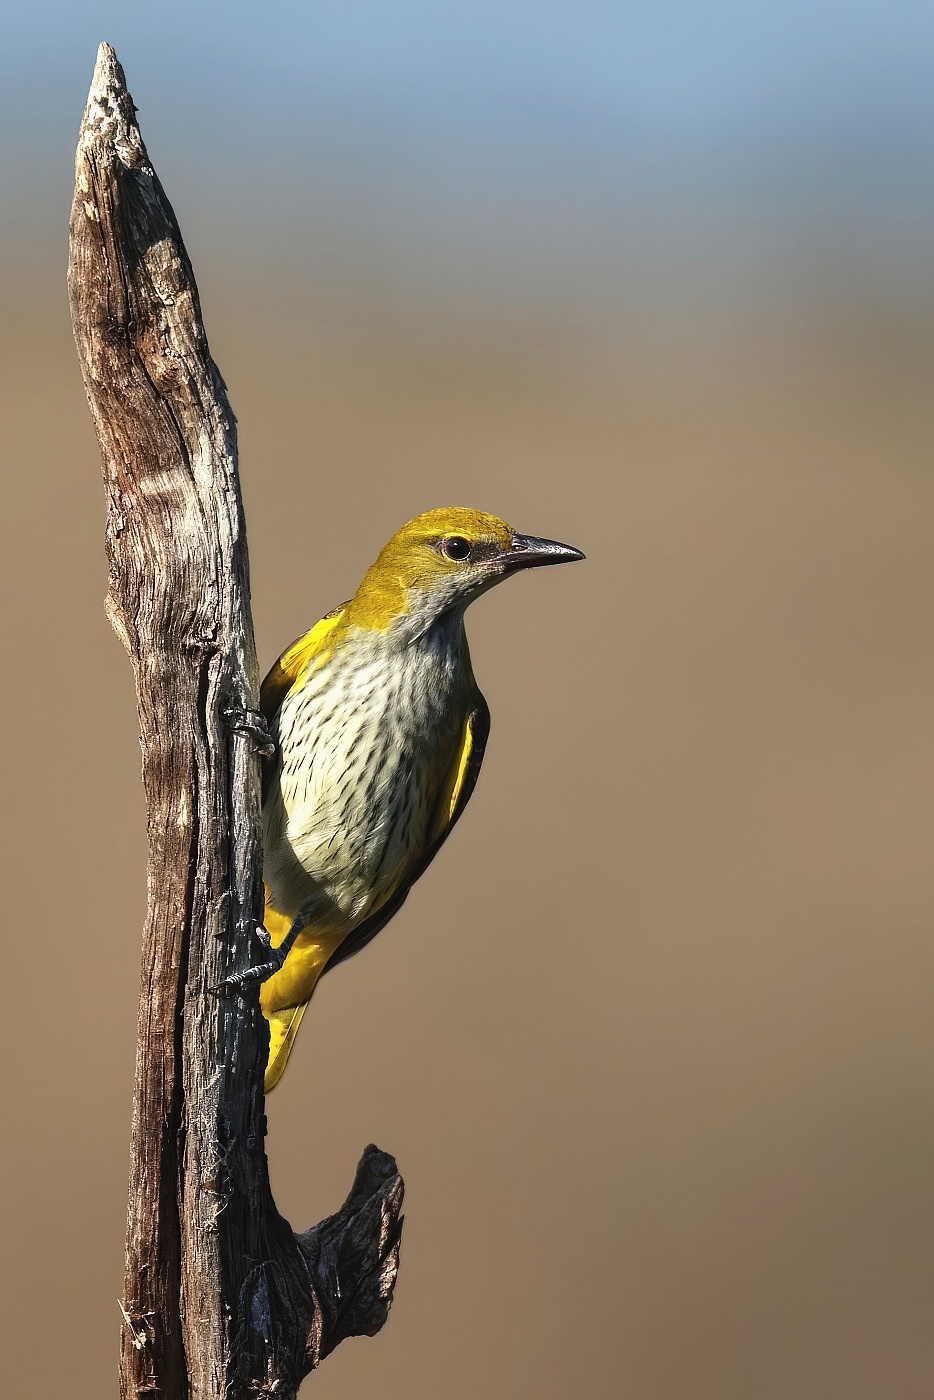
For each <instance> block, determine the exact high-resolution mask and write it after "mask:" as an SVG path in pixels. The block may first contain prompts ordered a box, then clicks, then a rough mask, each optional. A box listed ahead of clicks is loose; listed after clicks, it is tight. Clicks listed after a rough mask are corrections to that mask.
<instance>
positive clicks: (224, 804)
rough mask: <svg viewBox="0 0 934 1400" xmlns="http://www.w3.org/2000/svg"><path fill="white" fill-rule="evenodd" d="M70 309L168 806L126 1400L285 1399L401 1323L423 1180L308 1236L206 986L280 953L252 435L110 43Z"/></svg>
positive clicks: (157, 900)
mask: <svg viewBox="0 0 934 1400" xmlns="http://www.w3.org/2000/svg"><path fill="white" fill-rule="evenodd" d="M69 293H70V298H71V307H72V318H73V324H74V332H75V339H76V342H77V346H78V353H79V358H80V361H81V368H82V372H83V374H84V381H85V386H86V389H87V394H88V400H89V402H90V406H91V412H92V415H93V419H94V424H95V427H96V429H97V434H98V438H99V441H100V446H101V456H102V466H103V475H104V484H105V489H106V494H107V532H106V533H107V554H108V560H109V580H110V586H109V594H108V599H107V612H108V616H109V617H110V619H111V622H112V623H113V626H114V628H115V630H116V632H117V634H118V635H119V637H120V638H121V640H122V642H123V644H124V646H125V647H126V649H127V651H128V653H129V655H130V659H131V661H132V663H133V667H134V671H135V675H136V685H137V697H138V706H139V720H140V731H141V743H142V752H143V782H144V786H145V792H146V801H147V804H148V831H149V869H148V892H149V903H148V912H147V917H146V924H145V928H144V933H143V957H142V975H141V986H140V1003H139V1023H138V1047H137V1067H136V1085H135V1097H134V1108H133V1125H132V1137H131V1148H130V1156H131V1168H130V1189H129V1211H128V1224H127V1259H126V1282H125V1296H124V1302H123V1309H124V1325H123V1333H122V1349H121V1392H122V1395H123V1396H124V1398H125V1400H128V1398H129V1397H134V1400H135V1397H137V1396H153V1395H158V1396H160V1397H163V1400H182V1397H189V1396H190V1397H193V1400H207V1397H221V1396H225V1397H228V1400H230V1398H231V1397H239V1396H244V1397H245V1396H247V1395H257V1394H269V1395H271V1394H275V1395H276V1396H283V1397H288V1396H290V1395H294V1393H295V1391H296V1390H297V1387H298V1384H299V1382H300V1380H301V1378H302V1377H303V1376H304V1375H306V1374H307V1373H308V1371H309V1370H310V1369H312V1368H313V1367H314V1366H315V1365H317V1363H318V1361H319V1360H320V1358H321V1357H322V1356H323V1355H326V1354H327V1353H328V1352H329V1351H331V1350H333V1348H334V1347H335V1346H336V1345H337V1344H338V1342H340V1341H341V1340H342V1338H344V1337H346V1336H351V1335H359V1334H363V1333H366V1334H370V1335H372V1333H374V1332H376V1331H378V1330H379V1328H380V1326H382V1324H383V1322H384V1321H385V1318H386V1315H387V1312H388V1309H389V1304H390V1301H391V1296H392V1289H393V1285H394V1282H395V1276H396V1269H397V1267H398V1251H399V1235H400V1229H401V1216H400V1209H401V1203H402V1189H403V1188H402V1180H401V1178H400V1176H399V1175H398V1173H397V1171H396V1168H395V1162H394V1161H393V1159H392V1158H391V1157H389V1156H387V1155H386V1154H384V1153H381V1152H379V1151H378V1149H376V1148H368V1149H367V1150H366V1153H365V1154H364V1157H363V1159H362V1160H361V1163H360V1166H359V1168H358V1173H357V1178H356V1180H355V1182H354V1186H353V1189H352V1191H351V1194H350V1196H349V1197H348V1200H347V1202H345V1205H344V1206H343V1207H342V1208H341V1210H340V1211H339V1212H338V1213H337V1214H336V1215H334V1216H331V1217H330V1218H329V1219H328V1220H326V1221H323V1222H322V1223H321V1225H319V1226H317V1227H316V1228H315V1229H314V1230H310V1231H308V1232H306V1233H305V1234H302V1235H295V1234H294V1233H293V1231H292V1230H291V1228H290V1227H289V1225H288V1224H287V1223H286V1222H285V1221H284V1220H283V1219H282V1217H281V1216H280V1215H279V1214H278V1212H277V1211H276V1208H275V1205H274V1203H273V1200H272V1196H271V1194H270V1191H269V1182H268V1175H267V1166H266V1155H265V1150H264V1133H265V1117H264V1113H263V1091H262V1070H263V1065H264V1062H265V1056H266V1045H267V1040H266V1028H265V1023H264V1022H263V1019H262V1017H261V1015H260V1014H259V1010H258V1004H257V1000H256V996H255V993H254V994H253V995H251V996H248V997H239V998H236V999H232V1000H226V999H223V998H219V997H217V996H215V995H212V994H211V993H210V991H209V990H208V989H209V988H210V987H212V986H214V985H216V984H217V983H219V982H220V981H221V980H222V979H223V978H224V977H225V976H226V975H227V974H228V973H229V972H231V971H233V970H238V969H242V968H244V967H247V966H249V965H250V962H251V959H252V958H253V957H254V955H255V954H257V953H258V952H259V949H258V946H257V944H256V940H255V937H254V928H255V925H256V923H257V921H258V920H259V918H260V916H261V910H262V884H261V850H260V840H259V772H258V767H259V763H258V757H257V752H256V740H255V738H254V737H253V736H251V734H250V732H249V729H248V725H244V724H243V722H242V721H243V718H244V717H245V716H249V715H250V714H251V713H252V712H255V709H256V705H257V667H256V656H255V651H254V644H253V628H252V621H251V615H250V595H249V573H248V562H247V549H246V537H245V532H244V520H243V509H242V504H241V497H240V487H239V480H238V473H237V439H236V424H235V419H234V416H233V414H232V412H231V410H230V406H229V404H228V401H227V394H226V390H225V386H224V383H223V380H222V379H221V376H220V374H219V372H218V370H217V367H216V366H215V364H214V362H213V361H212V359H211V356H210V353H209V350H208V345H207V340H206V337H205V333H204V327H203V325H202V320H201V310H200V305H199V300H198V292H197V287H196V285H195V279H194V275H193V273H192V268H191V264H190V262H189V260H188V255H187V253H186V251H185V248H184V245H183V242H182V238H181V234H180V232H179V229H178V225H177V223H176V221H175V216H174V214H173V212H172V209H171V206H170V205H169V202H168V200H167V199H166V196H165V193H164V191H163V189H162V186H161V184H160V182H159V179H158V177H157V175H156V173H155V171H154V170H153V168H152V165H151V163H150V161H149V157H148V155H147V153H146V148H145V146H144V144H143V141H142V137H141V135H140V131H139V127H138V125H137V122H136V119H135V108H134V106H133V103H132V101H131V99H130V96H129V93H128V92H127V89H126V83H125V80H124V76H123V71H122V69H121V67H120V64H119V63H118V62H117V59H116V55H115V54H114V52H113V50H112V49H111V48H110V47H109V46H108V45H106V44H104V45H101V49H100V52H99V55H98V61H97V66H96V69H95V73H94V80H93V84H92V87H91V91H90V95H89V97H88V104H87V108H86V111H85V114H84V120H83V122H82V126H81V134H80V138H79V143H78V151H77V158H76V182H75V198H74V205H73V208H72V217H71V243H70V263H69ZM114 934H116V931H114Z"/></svg>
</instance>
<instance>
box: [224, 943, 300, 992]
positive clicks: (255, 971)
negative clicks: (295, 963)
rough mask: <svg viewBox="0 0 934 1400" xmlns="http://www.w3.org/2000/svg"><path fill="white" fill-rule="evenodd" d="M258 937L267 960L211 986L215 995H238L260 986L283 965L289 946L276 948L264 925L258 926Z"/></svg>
mask: <svg viewBox="0 0 934 1400" xmlns="http://www.w3.org/2000/svg"><path fill="white" fill-rule="evenodd" d="M256 937H257V939H258V940H259V942H260V944H261V945H262V948H263V951H264V952H265V954H266V958H265V961H263V962H261V963H258V964H257V965H256V967H248V968H247V970H246V972H233V973H231V975H230V976H229V977H225V978H224V980H223V982H219V983H218V984H217V986H216V987H210V988H209V989H208V990H209V991H211V992H213V993H214V995H215V996H222V997H233V996H237V995H238V994H239V993H240V992H245V991H247V990H248V989H249V988H250V987H255V986H259V985H260V984H261V983H263V982H266V981H268V979H269V978H270V977H274V976H275V974H276V973H277V972H278V971H279V969H280V968H281V967H282V966H283V964H284V963H285V960H286V958H287V957H288V955H289V950H288V948H284V947H279V948H274V947H273V946H272V940H271V939H270V937H269V934H268V933H267V932H266V930H265V929H264V928H263V927H262V926H258V927H257V929H256Z"/></svg>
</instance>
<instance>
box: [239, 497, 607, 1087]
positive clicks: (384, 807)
mask: <svg viewBox="0 0 934 1400" xmlns="http://www.w3.org/2000/svg"><path fill="white" fill-rule="evenodd" d="M583 557H584V556H583V555H582V554H581V552H580V551H579V550H577V549H572V548H571V547H570V546H569V545H564V544H558V543H556V542H555V541H554V540H544V539H538V538H536V537H535V536H533V535H520V534H517V533H516V532H515V531H514V530H512V529H511V528H510V527H509V526H508V525H507V524H506V523H505V522H504V521H502V520H498V519H497V518H496V517H495V516H493V515H485V514H483V513H482V512H480V511H475V510H466V509H453V508H452V509H443V510H433V511H428V512H427V513H426V514H424V515H418V516H416V517H415V519H414V520H410V521H409V523H408V524H407V525H405V526H403V528H402V529H401V530H400V531H399V532H398V534H396V535H393V537H392V539H391V540H390V541H389V543H388V544H387V545H386V547H385V548H384V549H383V551H382V552H381V554H380V556H379V558H378V559H377V560H376V563H375V564H374V565H373V566H372V568H370V570H369V571H368V573H367V574H366V577H365V578H364V580H363V582H362V583H361V584H360V587H359V588H358V589H357V591H356V593H355V594H354V596H353V598H352V599H351V600H350V602H348V603H344V604H343V605H342V606H341V607H339V608H336V609H335V610H334V611H333V612H331V613H328V615H327V616H326V617H324V618H322V620H321V621H320V622H319V623H318V624H317V625H316V626H315V627H313V628H312V629H311V631H310V632H308V633H306V635H305V636H303V637H300V638H299V639H298V641H296V642H293V644H292V645H291V646H290V647H289V648H288V650H287V651H285V652H284V653H283V654H282V656H281V657H280V658H279V660H278V661H277V662H276V664H275V665H274V666H273V668H272V670H271V671H270V672H269V675H268V676H267V677H266V679H265V681H264V682H263V686H262V692H261V707H262V711H263V715H264V716H265V719H266V722H267V724H268V726H269V730H270V734H271V736H272V739H273V741H274V743H275V746H276V749H275V754H274V756H273V758H272V759H270V760H269V761H268V763H267V765H266V768H265V772H264V785H263V876H264V880H265V887H266V909H265V933H266V935H267V936H268V954H267V958H266V960H265V961H264V962H263V963H262V964H261V965H260V966H258V967H254V968H251V969H250V970H249V971H248V972H245V973H241V974H238V975H236V976H234V977H232V978H230V979H229V981H228V982H227V983H226V984H225V985H226V986H227V987H228V988H231V989H232V988H243V987H245V986H248V985H250V984H251V983H256V982H261V983H262V986H261V988H260V1006H261V1009H262V1012H263V1015H264V1016H265V1017H266V1019H267V1020H268V1022H269V1060H268V1063H267V1069H266V1090H267V1092H268V1090H270V1089H272V1088H273V1086H274V1085H276V1084H278V1082H279V1080H280V1079H281V1077H282V1074H283V1072H284V1070H285V1066H286V1062H287V1060H288V1057H289V1053H290V1051H291V1049H292V1045H293V1043H294V1041H295V1036H296V1033H297V1031H298V1027H299V1024H300V1022H301V1019H302V1015H303V1013H304V1010H305V1007H306V1006H307V1005H308V1002H309V999H310V998H311V995H312V993H313V991H314V989H315V986H316V985H317V982H318V979H319V978H320V977H321V976H322V974H323V973H325V972H327V971H329V970H330V969H331V968H332V967H335V966H336V965H337V963H339V962H343V960H344V959H345V958H349V957H350V956H351V955H352V954H354V953H356V952H359V950H360V949H361V948H362V947H364V945H365V944H367V943H369V941H370V939H371V938H373V936H374V935H375V934H377V933H378V932H379V930H380V929H381V928H383V927H384V925H385V924H386V923H388V921H389V920H390V919H391V918H392V916H393V915H394V914H395V913H396V911H397V910H398V909H399V907H400V906H401V904H402V903H403V901H404V900H405V898H406V896H407V894H408V893H409V890H410V889H411V888H412V885H413V884H414V883H415V881H416V880H417V879H418V877H419V876H420V875H421V873H422V872H423V871H424V870H425V869H426V867H427V866H428V864H429V863H430V862H431V860H432V859H433V858H434V856H435V854H436V853H437V851H438V849H439V847H440V846H441V844H442V843H443V841H444V840H445V839H446V837H447V835H448V833H449V832H450V830H451V828H452V827H453V825H454V823H455V822H456V821H457V819H458V817H459V816H460V814H461V812H463V810H464V807H465V806H466V804H467V801H468V799H469V797H470V795H471V793H472V792H473V789H474V784H475V783H476V781H477V774H478V773H479V771H480V764H481V762H482V759H483V751H484V747H485V745H486V740H487V735H488V733H489V727H490V717H489V710H488V708H487V705H486V701H485V700H484V698H483V696H482V695H481V694H480V691H479V689H478V688H477V683H476V681H475V680H474V675H473V670H472V668H471V664H470V653H469V651H468V648H467V637H466V634H465V631H464V611H465V609H466V607H467V605H468V604H469V603H472V602H473V600H474V599H475V598H478V597H479V596H480V594H481V593H485V592H486V591H487V590H488V589H489V588H492V587H493V586H494V584H497V583H499V582H501V580H502V579H504V578H508V577H509V576H510V575H511V574H513V573H516V572H517V571H518V570H520V569H527V568H534V567H536V566H540V565H544V564H561V563H564V562H566V561H569V560H572V559H582V558H583Z"/></svg>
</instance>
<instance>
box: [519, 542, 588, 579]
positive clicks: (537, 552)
mask: <svg viewBox="0 0 934 1400" xmlns="http://www.w3.org/2000/svg"><path fill="white" fill-rule="evenodd" d="M583 558H584V555H583V554H581V552H580V550H579V549H574V548H573V546H572V545H569V544H559V543H558V541H557V540H541V539H539V538H538V536H537V535H513V537H512V548H511V549H510V550H509V551H508V553H506V554H504V555H503V564H504V566H505V568H506V570H507V572H509V573H512V572H513V571H514V570H515V569H540V568H542V567H543V566H544V565H545V564H570V563H571V561H572V560H573V559H583Z"/></svg>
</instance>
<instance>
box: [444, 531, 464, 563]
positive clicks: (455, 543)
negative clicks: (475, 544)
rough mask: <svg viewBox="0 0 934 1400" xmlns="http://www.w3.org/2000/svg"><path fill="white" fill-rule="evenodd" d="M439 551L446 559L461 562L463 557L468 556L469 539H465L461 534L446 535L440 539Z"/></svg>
mask: <svg viewBox="0 0 934 1400" xmlns="http://www.w3.org/2000/svg"><path fill="white" fill-rule="evenodd" d="M441 553H442V554H444V555H445V556H446V557H447V558H448V559H454V560H455V561H456V562H457V563H458V564H462V563H463V562H464V560H465V559H469V558H470V541H469V540H465V539H464V537H463V535H448V536H447V538H446V539H443V540H442V541H441Z"/></svg>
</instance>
